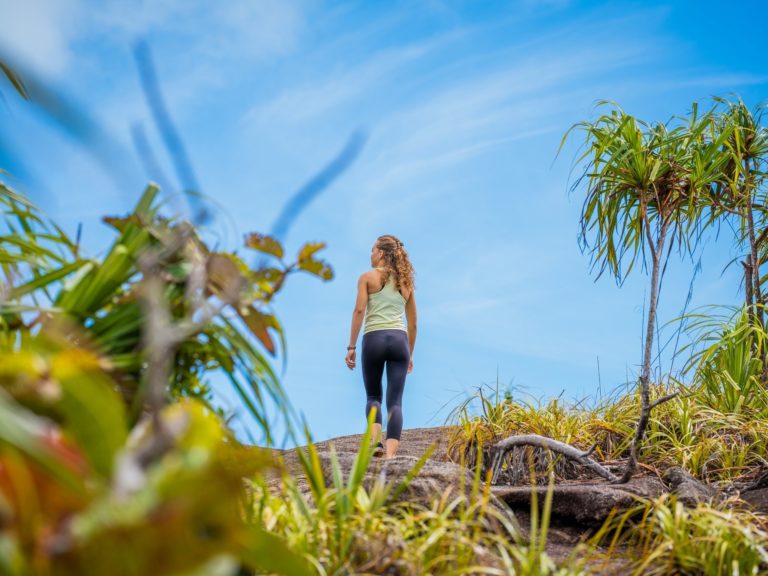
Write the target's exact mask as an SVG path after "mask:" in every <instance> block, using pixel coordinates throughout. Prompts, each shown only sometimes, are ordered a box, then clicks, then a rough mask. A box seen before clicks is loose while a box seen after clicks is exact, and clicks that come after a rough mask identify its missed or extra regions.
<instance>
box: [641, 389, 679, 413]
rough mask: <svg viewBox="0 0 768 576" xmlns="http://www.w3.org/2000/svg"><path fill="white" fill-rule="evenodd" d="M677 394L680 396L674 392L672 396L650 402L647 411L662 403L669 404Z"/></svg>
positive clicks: (668, 395)
mask: <svg viewBox="0 0 768 576" xmlns="http://www.w3.org/2000/svg"><path fill="white" fill-rule="evenodd" d="M679 394H680V393H679V392H674V393H672V394H667V395H666V396H662V397H661V398H658V399H656V400H654V401H653V402H651V405H650V406H649V408H648V409H649V410H653V409H654V408H656V406H659V405H661V404H664V402H669V401H670V400H672V399H673V398H675V397H676V396H678V395H679Z"/></svg>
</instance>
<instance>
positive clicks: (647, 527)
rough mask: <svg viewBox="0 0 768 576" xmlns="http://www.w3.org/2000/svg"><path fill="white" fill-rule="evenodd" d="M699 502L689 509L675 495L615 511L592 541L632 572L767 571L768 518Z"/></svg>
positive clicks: (652, 574) (714, 575)
mask: <svg viewBox="0 0 768 576" xmlns="http://www.w3.org/2000/svg"><path fill="white" fill-rule="evenodd" d="M728 505H729V504H728V503H725V504H721V505H718V506H712V505H708V504H699V505H698V506H697V507H696V508H686V507H684V506H683V505H682V503H680V502H679V501H678V500H677V499H676V498H675V497H674V496H673V495H668V494H667V495H664V496H661V497H660V498H658V499H656V500H653V501H650V502H647V503H644V504H640V505H638V506H636V507H634V508H632V509H630V510H628V511H626V512H624V513H622V514H615V515H613V516H612V517H610V518H609V519H608V520H607V521H606V523H605V524H604V525H603V527H602V528H601V530H600V531H599V532H598V533H597V534H596V535H595V537H594V539H593V543H598V542H601V543H608V548H607V550H606V551H605V552H604V553H602V554H601V555H598V554H594V555H593V556H592V559H593V561H596V560H597V559H598V558H599V557H602V558H603V559H608V558H611V559H612V560H613V561H614V562H615V560H616V557H617V556H620V557H623V558H625V559H626V561H627V568H628V569H627V573H628V574H632V575H633V576H634V575H637V576H640V575H643V576H655V575H659V576H661V575H666V574H701V575H705V576H709V575H711V576H719V575H721V574H754V575H757V574H764V573H765V572H766V570H768V519H766V518H765V516H762V515H756V514H753V513H751V512H748V511H745V510H741V509H738V508H727V507H726V506H728Z"/></svg>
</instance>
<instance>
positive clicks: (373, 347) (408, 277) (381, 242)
mask: <svg viewBox="0 0 768 576" xmlns="http://www.w3.org/2000/svg"><path fill="white" fill-rule="evenodd" d="M371 266H372V267H373V270H370V271H369V272H365V273H364V274H362V275H361V276H360V278H359V279H358V281H357V300H356V302H355V310H354V311H353V312H352V334H351V336H350V338H349V346H348V347H347V358H346V362H347V366H348V367H349V369H350V370H352V369H353V368H354V367H355V343H356V342H357V335H358V333H359V332H360V326H361V325H362V323H363V316H365V326H364V327H363V344H362V349H363V350H362V352H363V354H362V360H363V382H364V384H365V392H366V394H367V396H368V399H367V401H366V404H365V414H366V417H367V416H368V414H369V413H370V411H371V410H373V409H375V410H376V418H375V423H374V425H373V443H374V444H375V445H376V447H375V448H374V452H373V455H374V456H381V455H382V454H383V453H384V446H383V445H382V443H381V401H382V387H381V377H382V374H383V372H384V365H385V364H386V367H387V448H386V458H387V459H389V458H394V456H395V454H396V453H397V448H398V446H399V445H400V432H401V431H402V429H403V412H402V408H401V402H402V399H403V387H404V386H405V375H406V374H410V372H411V370H413V360H412V359H411V357H412V355H413V347H414V345H415V344H416V298H415V296H414V286H413V266H412V265H411V262H410V260H409V259H408V253H407V252H406V251H405V248H403V243H402V242H400V240H398V239H397V238H395V237H394V236H392V235H389V234H386V235H384V236H379V237H378V238H377V239H376V242H375V243H374V244H373V248H371ZM403 312H405V316H406V318H407V320H408V327H407V329H406V326H405V323H404V322H403Z"/></svg>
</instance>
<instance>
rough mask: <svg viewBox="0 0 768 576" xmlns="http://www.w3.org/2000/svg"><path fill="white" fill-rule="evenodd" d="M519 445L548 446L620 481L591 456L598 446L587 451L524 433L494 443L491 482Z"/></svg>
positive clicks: (549, 448)
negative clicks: (506, 457)
mask: <svg viewBox="0 0 768 576" xmlns="http://www.w3.org/2000/svg"><path fill="white" fill-rule="evenodd" d="M517 446H534V447H536V448H546V449H548V450H551V451H552V452H557V453H558V454H562V455H563V456H565V457H566V458H569V459H571V460H575V461H576V462H578V463H579V464H581V465H582V466H584V467H586V468H588V469H590V470H592V471H593V472H595V473H596V474H597V475H599V476H601V477H602V478H605V479H606V480H610V481H611V482H616V481H618V478H617V477H616V476H615V475H614V474H613V473H612V472H611V471H610V470H608V469H607V468H606V467H605V466H603V465H601V464H600V463H598V462H596V461H595V460H593V459H592V458H590V456H591V455H592V454H593V453H594V451H595V449H596V446H593V447H592V448H590V449H589V450H587V451H582V450H579V449H578V448H576V447H574V446H571V445H570V444H566V443H565V442H560V441H559V440H555V439H553V438H547V437H546V436H539V435H538V434H522V435H519V436H510V437H509V438H506V439H504V440H502V441H501V442H497V443H496V444H495V445H494V447H493V452H494V457H493V460H492V462H493V464H492V469H493V476H492V477H491V484H493V483H494V482H495V481H496V478H497V477H498V475H499V472H500V471H501V463H502V461H503V459H504V456H505V454H506V453H507V452H508V451H510V450H511V449H512V448H515V447H517Z"/></svg>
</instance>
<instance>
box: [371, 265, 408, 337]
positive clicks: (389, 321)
mask: <svg viewBox="0 0 768 576" xmlns="http://www.w3.org/2000/svg"><path fill="white" fill-rule="evenodd" d="M404 314H405V298H403V295H402V294H400V291H399V290H398V289H397V287H396V286H395V275H394V274H390V275H389V280H387V283H386V284H385V285H384V288H382V289H381V290H379V291H378V292H374V293H372V294H368V306H367V307H366V309H365V325H364V326H363V334H365V333H366V332H371V331H373V330H385V329H393V328H395V329H398V330H406V328H405V321H404V320H403V315H404ZM406 331H407V330H406Z"/></svg>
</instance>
